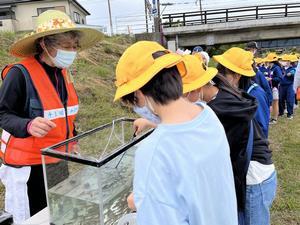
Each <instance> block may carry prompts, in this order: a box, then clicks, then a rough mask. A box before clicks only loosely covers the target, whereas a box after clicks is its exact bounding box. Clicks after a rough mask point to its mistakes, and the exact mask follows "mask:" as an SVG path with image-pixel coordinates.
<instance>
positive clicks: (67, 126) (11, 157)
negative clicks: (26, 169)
mask: <svg viewBox="0 0 300 225" xmlns="http://www.w3.org/2000/svg"><path fill="white" fill-rule="evenodd" d="M19 64H21V65H23V66H24V67H25V68H26V69H27V71H28V73H29V75H30V78H31V80H32V83H33V86H34V88H35V89H36V91H37V94H38V97H39V99H40V101H41V105H42V108H43V109H42V110H43V112H44V118H47V119H49V120H51V121H52V122H54V123H55V124H56V127H55V128H54V129H52V130H51V131H50V132H49V133H48V134H47V135H46V136H45V137H43V138H37V137H33V136H30V137H27V138H16V137H14V136H12V135H11V134H10V133H8V132H7V131H5V130H3V132H2V137H1V151H0V157H1V158H2V160H3V162H4V163H5V164H7V165H11V166H30V165H39V164H42V157H41V149H43V148H46V147H49V146H51V145H54V144H57V143H58V142H61V141H63V140H66V139H67V138H71V137H72V136H73V130H74V120H75V117H76V114H77V112H78V97H77V94H76V91H75V89H74V86H73V83H72V81H71V79H70V77H69V76H68V74H67V71H66V70H65V69H64V70H62V74H63V77H64V80H65V85H66V89H67V93H68V101H67V107H66V109H67V110H66V109H65V107H64V105H63V104H62V102H61V99H60V97H59V95H58V93H57V92H56V90H55V88H54V86H53V84H52V82H51V81H50V79H49V77H48V75H47V73H46V72H45V70H44V68H43V67H42V65H41V64H40V63H39V62H38V61H37V60H36V59H35V58H34V57H29V58H26V59H24V60H23V61H21V62H20V63H19ZM11 67H12V66H11ZM11 67H9V68H8V69H5V70H4V71H3V73H2V76H3V78H4V77H5V76H6V74H7V72H8V71H9V69H10V68H11ZM67 134H68V137H67ZM60 151H65V148H61V149H60ZM45 161H46V163H47V164H49V163H55V162H58V161H59V160H57V159H54V158H51V157H45Z"/></svg>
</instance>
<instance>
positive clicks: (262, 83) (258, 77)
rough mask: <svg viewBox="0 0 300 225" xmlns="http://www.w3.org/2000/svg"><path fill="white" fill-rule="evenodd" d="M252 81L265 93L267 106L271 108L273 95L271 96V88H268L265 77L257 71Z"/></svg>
mask: <svg viewBox="0 0 300 225" xmlns="http://www.w3.org/2000/svg"><path fill="white" fill-rule="evenodd" d="M254 80H255V83H257V84H258V85H259V86H260V87H261V88H262V89H263V90H264V91H265V92H266V95H267V99H268V104H269V106H271V105H272V101H273V95H272V90H271V87H270V85H269V82H268V81H267V79H266V77H265V76H264V74H263V73H262V72H261V71H260V70H258V71H257V73H256V76H255V78H254Z"/></svg>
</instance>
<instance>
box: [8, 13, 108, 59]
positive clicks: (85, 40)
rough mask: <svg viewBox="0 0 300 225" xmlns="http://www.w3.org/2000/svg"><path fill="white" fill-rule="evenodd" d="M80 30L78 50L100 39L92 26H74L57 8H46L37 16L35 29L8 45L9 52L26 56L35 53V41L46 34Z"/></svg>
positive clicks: (98, 33) (98, 32)
mask: <svg viewBox="0 0 300 225" xmlns="http://www.w3.org/2000/svg"><path fill="white" fill-rule="evenodd" d="M68 31H80V32H81V34H82V36H81V38H80V41H79V42H80V43H79V44H80V50H84V49H87V48H89V47H91V46H93V45H94V44H95V43H96V42H98V41H100V40H101V39H102V37H103V34H102V33H101V32H100V31H97V30H96V29H92V28H84V27H76V25H75V24H74V23H73V22H72V20H71V19H70V17H69V16H68V15H67V14H65V13H63V12H61V11H57V10H47V11H46V12H44V13H42V14H40V15H39V17H38V18H37V26H36V30H35V31H33V32H31V33H30V34H27V35H25V37H23V38H22V39H20V40H18V41H17V42H15V43H14V44H12V46H11V47H10V53H11V54H12V55H14V56H16V57H28V56H32V55H34V54H36V41H37V40H38V39H39V38H41V37H45V36H48V35H53V34H58V33H64V32H68Z"/></svg>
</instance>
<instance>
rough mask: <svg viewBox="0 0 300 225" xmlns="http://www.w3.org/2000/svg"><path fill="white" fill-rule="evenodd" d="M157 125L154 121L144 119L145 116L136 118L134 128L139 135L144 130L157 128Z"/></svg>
mask: <svg viewBox="0 0 300 225" xmlns="http://www.w3.org/2000/svg"><path fill="white" fill-rule="evenodd" d="M156 127H157V125H156V124H155V123H152V122H151V121H149V120H147V119H144V118H139V119H136V120H135V121H134V123H133V128H134V130H135V134H136V135H139V134H140V133H142V132H143V131H145V130H147V129H150V128H156Z"/></svg>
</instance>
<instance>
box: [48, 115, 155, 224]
mask: <svg viewBox="0 0 300 225" xmlns="http://www.w3.org/2000/svg"><path fill="white" fill-rule="evenodd" d="M132 122H133V120H132V119H125V118H121V119H118V120H115V121H113V122H112V123H109V124H105V125H102V126H100V127H97V128H95V129H93V130H90V131H87V132H85V133H82V134H80V135H78V136H76V137H74V138H71V139H69V140H66V141H64V142H61V143H59V144H57V145H55V146H51V147H49V148H46V149H43V150H42V155H43V168H44V176H45V186H46V190H47V191H46V193H47V201H48V209H49V213H50V224H52V225H71V224H72V225H86V224H93V225H98V224H99V225H116V224H118V221H119V219H120V218H121V217H122V216H123V215H125V214H127V213H129V212H130V210H129V209H128V207H127V197H128V195H129V194H130V192H131V191H132V181H133V169H134V154H135V150H136V148H137V146H138V144H139V142H140V141H142V140H143V139H144V138H146V137H147V136H148V135H149V134H150V133H151V131H147V132H145V133H144V134H142V135H140V136H138V137H134V135H133V133H134V132H133V124H132Z"/></svg>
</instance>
